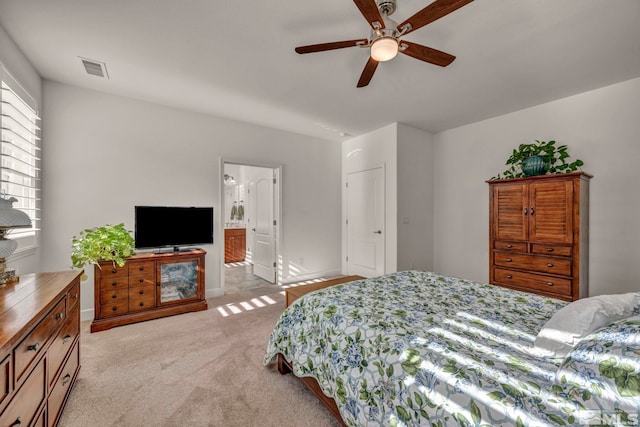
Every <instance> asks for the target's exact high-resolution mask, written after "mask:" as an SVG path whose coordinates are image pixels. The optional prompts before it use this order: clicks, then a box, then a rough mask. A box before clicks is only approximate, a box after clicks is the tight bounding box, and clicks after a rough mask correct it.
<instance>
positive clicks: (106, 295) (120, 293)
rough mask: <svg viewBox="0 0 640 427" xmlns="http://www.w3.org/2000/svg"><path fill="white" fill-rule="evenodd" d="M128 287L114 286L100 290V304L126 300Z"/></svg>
mask: <svg viewBox="0 0 640 427" xmlns="http://www.w3.org/2000/svg"><path fill="white" fill-rule="evenodd" d="M128 298H129V288H116V289H112V290H109V291H102V292H100V304H112V303H119V302H123V301H125V302H126V301H127V299H128Z"/></svg>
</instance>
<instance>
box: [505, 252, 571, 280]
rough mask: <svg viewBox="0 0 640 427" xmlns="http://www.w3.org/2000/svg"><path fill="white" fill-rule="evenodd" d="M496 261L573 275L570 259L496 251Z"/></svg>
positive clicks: (552, 272)
mask: <svg viewBox="0 0 640 427" xmlns="http://www.w3.org/2000/svg"><path fill="white" fill-rule="evenodd" d="M494 263H495V265H497V266H502V267H508V268H517V269H520V270H532V271H536V272H540V273H549V274H559V275H562V276H571V260H570V259H562V258H554V257H544V256H539V255H526V254H512V253H504V252H494Z"/></svg>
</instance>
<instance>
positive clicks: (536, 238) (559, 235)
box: [529, 180, 573, 243]
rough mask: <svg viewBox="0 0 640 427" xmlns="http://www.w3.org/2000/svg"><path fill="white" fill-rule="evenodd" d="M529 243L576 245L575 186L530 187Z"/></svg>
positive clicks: (562, 183) (536, 184) (567, 183)
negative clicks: (574, 217)
mask: <svg viewBox="0 0 640 427" xmlns="http://www.w3.org/2000/svg"><path fill="white" fill-rule="evenodd" d="M529 226H530V231H529V240H530V241H532V242H553V243H571V242H573V182H572V181H570V180H565V181H559V182H532V183H531V184H530V185H529Z"/></svg>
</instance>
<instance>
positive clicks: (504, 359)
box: [264, 271, 566, 426]
mask: <svg viewBox="0 0 640 427" xmlns="http://www.w3.org/2000/svg"><path fill="white" fill-rule="evenodd" d="M565 304H566V303H564V302H561V301H557V300H553V299H550V298H544V297H540V296H537V295H532V294H525V293H521V292H515V291H510V290H506V289H503V288H499V287H495V286H491V285H484V284H480V283H475V282H471V281H466V280H461V279H457V278H453V277H445V276H440V275H437V274H434V273H429V272H420V271H407V272H400V273H393V274H389V275H386V276H382V277H378V278H373V279H368V280H361V281H356V282H351V283H347V284H344V285H337V286H333V287H330V288H327V289H324V290H321V291H316V292H313V293H310V294H308V295H306V296H305V297H304V298H301V299H299V300H297V301H296V302H295V303H294V304H292V305H291V306H290V307H289V308H288V309H286V310H285V311H284V313H283V314H282V316H281V317H280V319H279V320H278V322H277V324H276V326H275V329H274V331H273V333H272V335H271V338H270V340H269V343H268V345H267V350H266V354H265V360H264V361H265V364H267V363H269V362H270V361H271V360H272V359H273V357H274V356H275V355H276V354H277V353H282V354H283V355H284V357H285V358H286V359H287V360H289V361H291V362H293V366H294V373H295V375H297V376H310V377H313V378H315V379H316V380H317V381H318V383H319V384H320V386H321V387H322V389H323V391H324V392H325V393H326V394H327V395H328V396H330V397H332V398H333V399H335V401H336V402H337V404H338V406H339V408H340V412H341V414H342V418H343V420H344V421H345V423H347V424H348V425H352V426H364V425H392V426H394V425H398V426H400V425H407V426H408V425H436V426H438V425H486V426H499V425H547V424H562V423H558V422H557V421H558V420H560V421H561V418H562V413H561V408H558V407H557V405H554V404H553V403H552V402H548V401H549V400H553V398H554V397H555V394H554V393H552V392H551V390H550V387H551V385H552V382H553V380H554V377H555V374H556V371H557V370H558V367H559V365H560V363H561V362H562V361H561V360H552V359H546V360H545V359H543V360H540V359H538V358H537V357H536V356H534V355H533V354H532V352H531V351H530V350H531V348H532V346H533V341H534V339H535V336H536V334H537V332H538V331H539V330H540V328H541V327H542V326H543V325H544V323H545V322H546V321H547V320H548V319H549V318H550V317H551V316H552V315H553V313H554V312H555V311H557V310H558V309H559V308H561V307H562V306H564V305H565ZM554 417H556V418H558V419H557V420H555V421H554Z"/></svg>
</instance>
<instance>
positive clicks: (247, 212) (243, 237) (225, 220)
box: [221, 162, 280, 293]
mask: <svg viewBox="0 0 640 427" xmlns="http://www.w3.org/2000/svg"><path fill="white" fill-rule="evenodd" d="M279 175H280V168H279V167H275V168H274V167H266V166H257V165H247V164H240V163H232V162H224V163H223V191H224V192H223V197H222V205H223V206H222V210H221V212H222V215H223V217H222V220H221V222H222V225H223V230H224V241H223V242H222V244H223V246H224V251H223V252H224V255H223V260H222V263H223V265H222V272H223V273H222V276H223V277H222V283H223V289H224V292H225V293H233V292H238V291H242V290H246V289H251V288H256V287H260V286H267V285H274V284H276V283H277V282H278V280H277V277H278V274H277V262H276V260H277V253H278V248H279V247H280V245H279V241H278V236H279V218H278V215H279V206H280V202H279V198H280V197H279V194H280V191H279V188H280V186H279Z"/></svg>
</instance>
